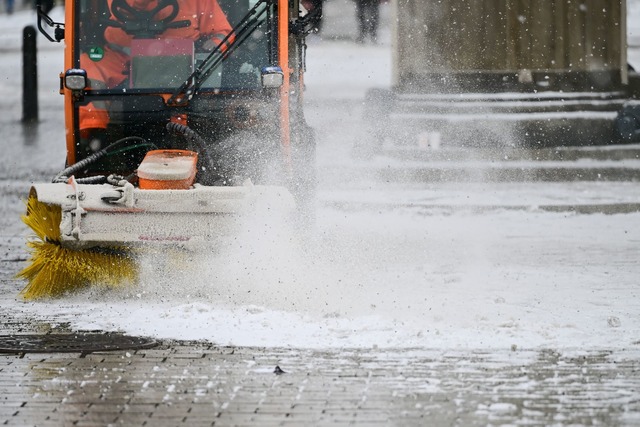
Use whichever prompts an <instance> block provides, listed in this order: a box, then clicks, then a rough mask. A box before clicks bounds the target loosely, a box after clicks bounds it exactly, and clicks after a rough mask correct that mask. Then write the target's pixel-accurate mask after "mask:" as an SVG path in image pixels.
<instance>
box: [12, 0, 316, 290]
mask: <svg viewBox="0 0 640 427" xmlns="http://www.w3.org/2000/svg"><path fill="white" fill-rule="evenodd" d="M318 3H320V2H316V4H318ZM306 4H307V7H305V6H304V5H303V4H301V3H300V2H299V0H217V1H216V0H67V2H66V4H65V22H64V23H58V22H54V21H53V20H52V19H51V18H50V17H49V16H48V15H46V14H45V13H43V12H42V11H41V10H39V11H38V18H39V19H38V27H39V29H40V31H41V32H42V33H43V34H44V35H45V36H46V37H47V38H48V39H49V40H51V41H53V42H60V41H61V40H63V39H64V41H65V71H64V72H63V73H61V75H60V92H61V93H62V94H63V95H64V114H65V122H66V147H67V157H66V165H65V168H64V170H62V171H61V172H60V173H59V174H57V175H56V176H55V177H54V178H53V180H52V182H51V183H42V184H36V185H33V187H32V188H31V191H30V194H29V199H28V202H27V212H26V214H25V215H24V217H23V220H24V221H25V223H26V224H27V225H28V226H30V227H31V229H33V231H34V232H35V234H36V236H37V239H33V240H30V241H29V242H28V245H29V246H30V250H31V252H32V254H31V260H30V264H29V265H28V266H27V267H26V268H25V269H24V270H23V271H21V272H20V273H19V276H20V277H22V278H24V279H26V280H27V282H28V283H27V286H26V287H25V289H24V290H23V291H22V295H23V296H24V297H25V298H27V299H34V298H41V297H52V296H58V295H61V294H63V293H65V292H67V291H71V290H75V289H78V288H82V287H84V286H88V285H92V284H102V285H117V284H120V283H124V282H128V281H135V278H136V275H137V261H136V259H137V255H136V254H137V253H139V251H140V250H141V248H144V247H145V246H146V245H162V244H167V245H173V246H178V247H180V246H188V245H191V244H195V245H197V244H199V243H203V244H210V243H211V242H212V241H214V242H215V240H216V239H217V238H218V237H219V236H220V235H223V234H225V233H229V232H231V230H233V229H234V226H235V227H237V223H238V221H236V219H237V218H238V217H239V216H241V215H242V214H243V213H245V212H247V211H251V210H254V211H255V209H257V207H262V208H265V206H266V209H269V206H278V207H279V208H282V207H283V206H286V207H287V209H288V210H287V209H283V212H293V215H298V217H299V218H304V217H305V214H308V213H309V212H310V205H311V203H312V200H313V195H314V191H315V139H314V135H313V131H312V130H311V129H310V128H309V126H308V125H307V124H306V121H305V118H304V115H303V109H302V103H303V102H302V101H303V99H302V93H303V86H304V83H303V72H304V66H305V61H304V59H305V49H306V44H305V38H306V36H307V35H308V34H309V33H310V32H311V31H313V28H315V27H316V25H317V23H318V21H319V19H320V17H321V13H322V12H321V6H320V5H319V4H318V6H316V7H315V8H314V7H312V6H310V5H311V4H313V3H311V4H309V3H306ZM301 221H302V222H304V220H301Z"/></svg>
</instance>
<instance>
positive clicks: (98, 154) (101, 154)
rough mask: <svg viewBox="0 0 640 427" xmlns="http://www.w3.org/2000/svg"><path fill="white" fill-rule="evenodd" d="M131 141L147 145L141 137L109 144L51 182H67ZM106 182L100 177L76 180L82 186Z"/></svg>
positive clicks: (70, 167)
mask: <svg viewBox="0 0 640 427" xmlns="http://www.w3.org/2000/svg"><path fill="white" fill-rule="evenodd" d="M131 141H140V142H142V143H147V141H146V140H145V139H144V138H141V137H139V136H127V137H125V138H122V139H119V140H117V141H116V142H114V143H113V144H109V145H108V146H106V147H105V148H103V149H102V150H100V151H96V152H95V153H93V154H92V155H90V156H89V157H87V158H85V159H82V160H80V161H79V162H77V163H74V164H72V165H71V166H69V167H67V168H66V169H64V170H63V171H61V172H60V173H58V174H57V175H56V176H55V177H54V178H53V179H52V180H51V182H53V183H59V182H67V181H68V180H69V177H70V176H72V175H74V174H75V173H77V172H79V171H81V170H82V169H84V168H86V167H87V166H89V165H90V164H93V163H95V162H97V161H98V160H100V159H101V158H102V157H104V156H106V155H107V154H109V152H110V151H111V150H113V149H114V148H117V147H118V146H120V145H122V144H124V143H128V142H131ZM106 180H107V178H106V177H105V176H102V175H98V176H90V177H86V178H79V179H77V180H76V182H78V183H80V184H99V183H101V182H105V181H106Z"/></svg>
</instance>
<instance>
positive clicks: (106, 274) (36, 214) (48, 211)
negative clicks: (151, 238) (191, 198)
mask: <svg viewBox="0 0 640 427" xmlns="http://www.w3.org/2000/svg"><path fill="white" fill-rule="evenodd" d="M61 219H62V212H61V209H60V206H52V205H49V204H46V203H42V202H40V201H38V199H37V198H36V197H34V196H30V197H29V200H28V201H27V213H26V214H25V215H23V216H22V221H23V222H24V223H25V224H26V225H28V226H29V227H30V228H31V229H32V230H33V231H34V232H35V234H36V236H37V239H34V240H31V241H29V242H28V243H27V246H29V248H30V252H31V259H30V262H31V264H30V265H29V266H27V267H26V268H24V269H23V270H22V271H21V272H20V273H18V277H19V278H22V279H26V280H27V281H28V284H27V286H26V287H25V288H24V289H23V290H22V292H21V295H22V296H23V297H24V298H25V299H38V298H46V297H56V296H60V295H62V294H64V293H66V292H71V291H76V290H79V289H82V288H84V287H87V286H90V285H100V286H111V287H115V286H121V285H123V284H126V283H131V282H133V281H135V280H136V278H137V273H138V271H137V267H136V263H135V261H134V259H133V258H132V256H131V254H128V253H126V252H124V251H118V250H105V249H85V250H73V249H68V248H64V247H62V246H61V245H60V221H61Z"/></svg>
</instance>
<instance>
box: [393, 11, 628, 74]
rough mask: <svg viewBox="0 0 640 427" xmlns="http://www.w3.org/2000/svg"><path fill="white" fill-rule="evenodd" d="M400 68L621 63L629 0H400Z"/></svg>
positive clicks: (615, 66) (583, 68)
mask: <svg viewBox="0 0 640 427" xmlns="http://www.w3.org/2000/svg"><path fill="white" fill-rule="evenodd" d="M397 1H398V6H397V14H398V16H397V19H398V22H397V34H396V35H395V36H396V37H397V46H398V55H397V61H398V64H397V66H398V72H399V75H400V77H401V79H402V75H403V74H410V75H413V76H416V75H421V74H428V73H447V72H508V73H511V72H513V73H517V72H519V71H520V70H522V69H529V70H531V71H534V72H535V71H547V70H552V71H557V72H571V71H579V72H591V71H612V70H613V71H615V70H620V69H621V68H622V67H624V66H626V64H621V63H620V62H621V57H623V55H621V49H622V48H623V46H621V44H622V43H623V42H624V35H623V34H621V31H623V29H624V26H623V25H621V24H620V23H621V20H622V19H626V17H624V16H621V15H622V14H623V13H624V8H623V7H622V4H621V2H622V1H626V0H397Z"/></svg>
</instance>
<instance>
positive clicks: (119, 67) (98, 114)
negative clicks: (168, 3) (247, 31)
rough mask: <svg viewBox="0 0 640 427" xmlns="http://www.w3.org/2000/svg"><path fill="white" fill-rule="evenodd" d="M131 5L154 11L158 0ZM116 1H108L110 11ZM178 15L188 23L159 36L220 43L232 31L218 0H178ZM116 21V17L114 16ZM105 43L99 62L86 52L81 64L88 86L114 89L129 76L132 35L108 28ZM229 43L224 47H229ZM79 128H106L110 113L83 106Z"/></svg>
mask: <svg viewBox="0 0 640 427" xmlns="http://www.w3.org/2000/svg"><path fill="white" fill-rule="evenodd" d="M126 1H127V3H128V4H129V5H130V6H133V7H134V8H136V9H138V10H151V9H153V8H154V7H156V6H157V4H158V1H157V0H126ZM112 3H113V0H108V4H109V10H111V5H112ZM178 4H179V9H178V15H177V16H176V17H175V18H174V20H173V22H176V21H189V22H190V24H189V26H185V27H180V28H169V29H167V30H166V31H165V32H163V33H162V34H159V35H158V36H157V38H159V39H188V40H193V41H196V40H202V39H211V40H212V41H213V42H214V45H218V44H219V43H220V42H222V41H223V39H224V38H225V37H226V36H227V35H228V34H229V33H230V32H231V30H232V28H231V25H230V24H229V21H228V20H227V17H226V16H225V14H224V12H223V11H222V9H221V8H220V5H219V4H218V2H217V0H178ZM169 13H171V9H170V8H165V9H163V10H161V11H160V12H159V13H158V15H157V19H162V18H164V17H166V16H168V15H169ZM111 19H114V20H115V17H113V16H112V17H111ZM104 37H105V41H106V43H107V44H106V46H105V48H104V57H103V58H102V59H100V60H99V61H93V60H91V59H89V57H88V56H87V55H86V54H83V55H82V56H81V57H80V67H81V68H83V69H85V70H86V71H87V76H88V77H89V86H90V87H91V88H92V89H99V88H113V87H116V86H118V85H119V84H121V83H122V82H123V81H124V80H125V79H126V77H127V75H128V72H127V69H126V68H127V67H128V61H129V57H128V49H129V47H130V45H131V40H132V39H133V37H132V36H131V35H129V34H127V33H125V32H124V30H122V29H120V28H116V27H107V29H106V30H105V33H104ZM226 47H227V46H226V45H225V46H221V48H222V50H223V51H224V50H226ZM79 120H80V123H79V128H80V130H83V129H96V128H97V129H104V128H106V127H107V124H108V123H109V114H108V112H107V110H106V109H105V108H104V107H103V106H102V105H96V104H95V103H90V104H88V105H87V106H83V107H80V116H79Z"/></svg>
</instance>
